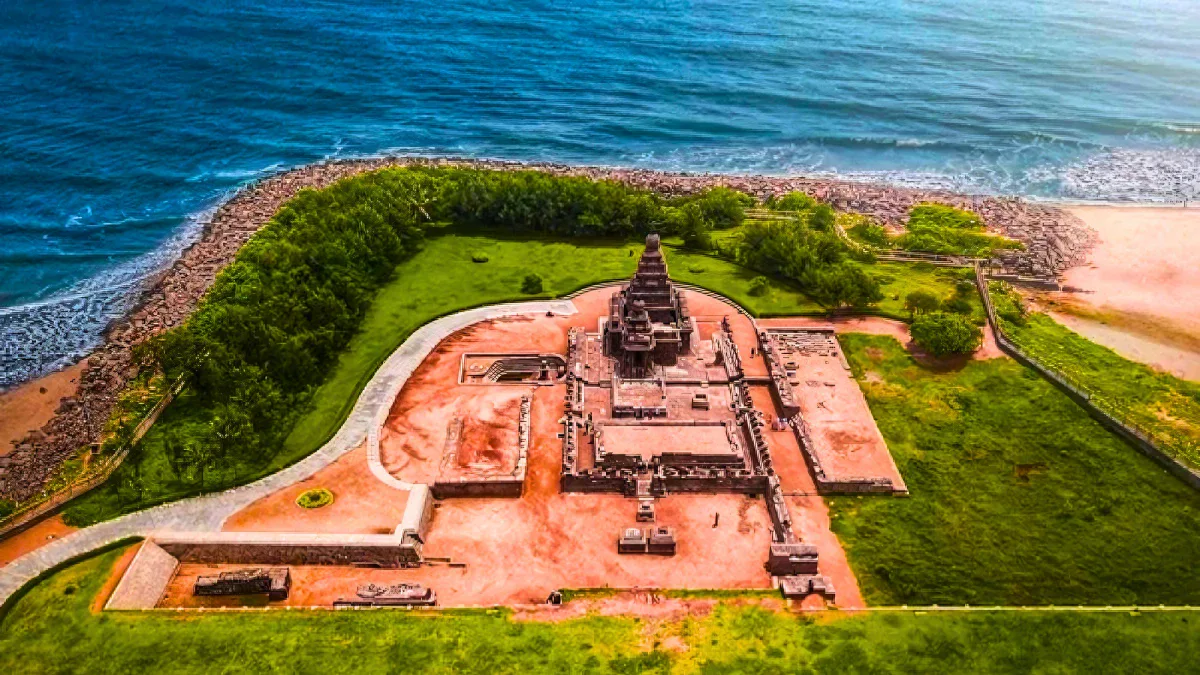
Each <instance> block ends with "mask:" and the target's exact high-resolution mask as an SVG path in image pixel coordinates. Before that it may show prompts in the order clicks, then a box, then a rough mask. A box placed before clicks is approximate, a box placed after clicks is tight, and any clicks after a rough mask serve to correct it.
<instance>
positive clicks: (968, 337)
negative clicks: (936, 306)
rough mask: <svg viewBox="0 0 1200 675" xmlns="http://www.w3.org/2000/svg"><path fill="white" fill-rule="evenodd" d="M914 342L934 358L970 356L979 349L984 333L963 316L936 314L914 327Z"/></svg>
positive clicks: (917, 321)
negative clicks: (959, 355)
mask: <svg viewBox="0 0 1200 675" xmlns="http://www.w3.org/2000/svg"><path fill="white" fill-rule="evenodd" d="M912 336H913V341H914V342H916V343H917V345H918V346H920V347H921V348H922V349H924V350H925V351H927V352H929V353H930V354H933V355H934V356H938V357H942V356H950V355H952V354H970V353H971V352H973V351H975V350H976V349H977V348H978V347H979V343H980V341H981V340H983V333H982V331H980V330H979V327H978V326H976V325H975V324H973V323H971V321H970V319H968V318H967V317H965V316H963V315H961V314H946V313H944V312H934V313H932V314H926V315H925V316H922V317H920V318H918V319H917V320H916V321H914V322H913V325H912Z"/></svg>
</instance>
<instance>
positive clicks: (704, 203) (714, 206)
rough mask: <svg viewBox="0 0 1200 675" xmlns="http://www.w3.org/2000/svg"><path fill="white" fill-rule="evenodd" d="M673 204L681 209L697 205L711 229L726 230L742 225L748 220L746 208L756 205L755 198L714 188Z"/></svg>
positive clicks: (675, 201) (726, 189) (725, 188)
mask: <svg viewBox="0 0 1200 675" xmlns="http://www.w3.org/2000/svg"><path fill="white" fill-rule="evenodd" d="M672 203H673V204H674V205H675V206H678V207H680V208H682V207H686V206H688V205H690V204H695V205H696V206H697V207H698V208H699V209H700V213H701V215H702V216H703V217H704V221H705V222H707V223H708V224H709V226H710V227H712V228H713V229H717V230H724V229H728V228H731V227H737V226H738V225H741V224H742V221H743V220H745V218H746V207H748V206H753V205H754V198H753V197H751V196H750V195H747V194H744V193H742V192H738V191H737V190H731V189H729V188H727V187H714V188H708V189H707V190H704V191H703V192H701V193H700V194H698V195H693V196H689V197H681V198H679V199H676V200H673V201H672Z"/></svg>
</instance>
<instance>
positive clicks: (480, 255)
mask: <svg viewBox="0 0 1200 675" xmlns="http://www.w3.org/2000/svg"><path fill="white" fill-rule="evenodd" d="M487 261H488V254H486V253H484V252H483V251H475V252H474V253H472V254H471V262H477V263H485V262H487Z"/></svg>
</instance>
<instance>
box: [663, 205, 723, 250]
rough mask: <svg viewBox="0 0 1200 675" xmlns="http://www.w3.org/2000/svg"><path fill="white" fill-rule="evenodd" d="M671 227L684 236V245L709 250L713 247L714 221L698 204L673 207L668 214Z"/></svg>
mask: <svg viewBox="0 0 1200 675" xmlns="http://www.w3.org/2000/svg"><path fill="white" fill-rule="evenodd" d="M668 225H669V226H670V229H671V230H672V231H673V232H674V233H675V234H677V235H679V236H680V237H683V245H684V246H686V247H687V248H694V249H698V250H701V251H707V250H709V249H711V248H712V236H711V235H710V234H709V232H710V231H711V230H712V223H711V222H710V221H709V220H708V219H707V218H706V217H705V216H704V211H703V210H702V209H701V208H700V206H699V205H698V204H695V203H693V204H684V205H683V207H681V208H678V209H671V213H670V214H669V215H668Z"/></svg>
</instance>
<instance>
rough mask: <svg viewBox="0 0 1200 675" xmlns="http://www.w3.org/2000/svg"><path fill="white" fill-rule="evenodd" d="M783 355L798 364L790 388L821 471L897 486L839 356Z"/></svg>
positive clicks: (889, 462)
mask: <svg viewBox="0 0 1200 675" xmlns="http://www.w3.org/2000/svg"><path fill="white" fill-rule="evenodd" d="M787 359H788V360H789V361H790V362H795V363H796V364H797V366H798V367H797V368H796V379H795V380H794V381H793V382H794V383H793V391H794V392H795V395H796V401H797V402H798V403H799V404H800V415H801V417H803V418H804V421H805V423H806V424H807V425H808V428H809V431H810V432H811V434H812V439H813V444H814V452H815V453H816V455H817V457H818V458H819V459H820V460H821V466H822V467H823V468H824V469H825V474H826V475H827V476H828V477H829V478H830V479H833V480H844V479H853V478H890V479H891V480H892V483H893V484H894V485H896V486H897V487H899V486H902V485H904V480H903V479H902V478H901V477H900V471H899V469H897V468H896V463H895V462H894V461H893V460H892V454H891V453H890V452H889V451H888V448H887V443H885V442H884V440H883V435H882V434H881V433H879V427H878V426H876V424H875V418H874V416H872V415H871V409H870V408H869V407H868V406H867V399H866V397H864V396H863V393H862V389H860V388H859V386H858V382H856V381H855V380H854V377H853V376H852V375H851V373H850V371H849V370H847V369H846V368H845V367H844V366H843V365H842V359H840V358H838V357H837V356H820V355H817V354H803V353H800V352H793V353H790V354H788V356H787ZM760 409H761V408H760Z"/></svg>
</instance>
